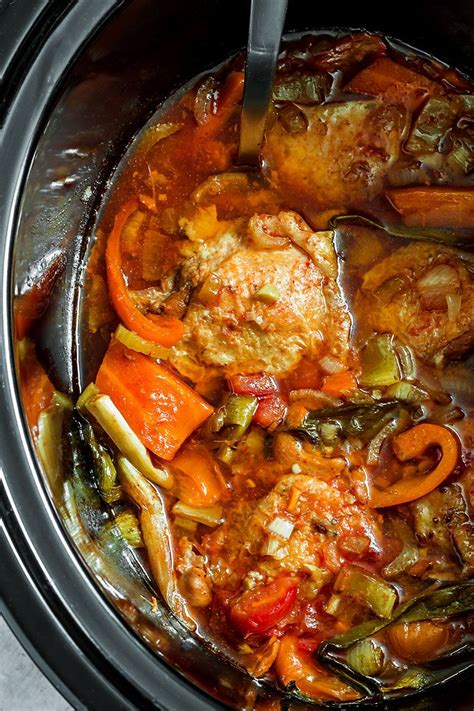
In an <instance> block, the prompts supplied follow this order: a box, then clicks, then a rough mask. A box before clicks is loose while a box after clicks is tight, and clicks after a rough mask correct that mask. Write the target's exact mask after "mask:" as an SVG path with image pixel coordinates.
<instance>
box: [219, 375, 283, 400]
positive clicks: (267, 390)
mask: <svg viewBox="0 0 474 711" xmlns="http://www.w3.org/2000/svg"><path fill="white" fill-rule="evenodd" d="M229 384H230V387H231V388H232V390H233V392H234V393H238V394H239V395H255V397H266V396H267V395H273V394H274V393H277V392H278V390H279V387H278V381H277V379H276V378H274V377H273V375H268V373H252V374H251V375H231V376H230V378H229Z"/></svg>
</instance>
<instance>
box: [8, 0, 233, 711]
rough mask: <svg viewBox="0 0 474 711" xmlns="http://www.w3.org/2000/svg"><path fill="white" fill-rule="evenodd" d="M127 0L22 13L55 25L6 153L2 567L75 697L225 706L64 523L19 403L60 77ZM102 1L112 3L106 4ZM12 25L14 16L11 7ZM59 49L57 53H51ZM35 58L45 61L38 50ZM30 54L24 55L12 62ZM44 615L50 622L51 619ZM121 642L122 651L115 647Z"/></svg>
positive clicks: (16, 92)
mask: <svg viewBox="0 0 474 711" xmlns="http://www.w3.org/2000/svg"><path fill="white" fill-rule="evenodd" d="M123 4H124V3H123V0H102V2H101V3H100V4H96V3H91V2H89V3H87V2H86V3H64V2H63V3H56V2H53V3H51V4H50V6H49V8H48V7H47V5H48V3H47V2H44V1H41V0H38V1H37V2H33V3H31V5H30V6H29V7H28V8H25V10H24V11H23V9H22V11H21V13H20V14H21V22H19V17H18V13H15V15H11V18H12V26H11V27H12V31H14V32H18V33H19V36H21V37H23V38H28V36H30V31H31V29H32V28H34V27H35V24H36V23H38V21H39V19H40V21H41V25H42V26H43V27H47V28H48V31H47V32H45V33H44V35H43V37H42V41H41V42H40V43H38V44H37V46H36V47H35V48H34V54H33V53H30V57H29V58H28V64H27V65H25V63H24V61H23V60H24V56H19V57H16V56H15V57H13V56H12V57H10V58H9V59H10V60H11V61H10V64H8V61H7V62H5V61H4V60H5V58H4V57H2V60H3V63H4V65H5V64H6V65H7V71H6V72H5V76H10V77H12V78H13V79H14V84H10V86H9V87H8V88H9V90H10V91H9V92H8V94H7V92H6V94H5V95H8V97H9V101H8V105H7V106H5V107H4V108H5V109H6V110H5V114H4V117H3V123H2V124H1V139H2V140H1V142H0V164H1V165H3V166H8V170H7V171H2V172H1V174H0V196H1V204H2V211H1V214H0V259H1V265H2V273H1V320H0V343H1V344H2V348H3V357H2V359H1V362H0V382H1V383H2V388H1V390H0V407H1V415H0V418H1V419H0V422H1V424H2V427H1V429H0V466H1V470H2V473H3V475H2V484H1V487H0V511H1V520H2V526H1V532H0V558H1V560H2V576H1V579H0V600H1V612H2V614H3V615H4V617H5V619H6V621H7V622H8V624H9V626H10V627H11V628H12V630H13V632H14V633H15V635H16V636H17V638H18V639H19V641H20V642H21V644H22V645H23V646H24V647H25V649H26V650H27V652H28V653H29V655H30V656H31V657H32V658H33V660H34V661H35V663H36V664H37V665H38V666H39V668H40V669H41V670H42V671H43V673H44V674H45V675H46V676H47V677H48V678H49V680H50V681H51V682H52V683H53V684H54V686H56V688H57V689H58V690H59V691H60V692H61V693H62V695H63V696H64V697H65V698H66V699H68V701H70V703H71V704H72V705H73V706H74V707H75V708H114V709H122V708H123V709H132V708H140V709H141V708H163V709H181V708H185V707H186V706H187V707H189V708H193V709H196V710H197V711H199V709H210V708H215V709H219V708H223V706H222V705H221V704H219V703H218V702H217V701H215V700H213V699H212V698H211V697H210V696H208V695H207V694H204V693H203V692H202V691H200V690H199V688H198V687H196V686H194V685H192V684H191V683H190V682H188V681H187V680H185V679H184V678H183V677H182V676H180V675H179V674H178V672H176V671H175V670H173V669H171V668H170V667H169V666H167V665H166V664H165V663H164V662H163V661H162V660H160V659H159V658H157V656H156V654H153V653H152V652H151V650H150V649H149V648H147V647H146V645H145V643H144V642H142V640H140V639H138V637H137V636H136V635H135V633H133V632H132V630H131V629H130V628H128V626H127V625H126V624H125V623H124V621H123V620H122V619H121V618H120V617H119V615H118V613H117V611H116V610H115V609H113V607H112V605H111V604H109V603H108V601H107V600H106V599H105V597H104V596H103V594H102V593H101V592H100V590H99V588H98V587H97V586H96V584H95V583H94V582H93V580H92V578H91V576H90V573H89V571H87V569H86V567H85V564H84V562H83V561H82V560H81V559H80V556H79V554H78V552H77V551H76V550H74V548H73V546H72V544H71V543H70V542H69V541H68V540H67V538H66V536H65V535H64V530H63V529H62V527H61V524H60V521H59V518H58V515H57V512H56V510H55V509H54V507H53V505H52V502H51V500H50V499H49V497H48V495H47V493H46V490H45V487H44V482H43V475H42V473H41V471H40V470H39V466H38V463H37V461H36V458H35V455H34V452H33V449H32V445H31V440H30V438H29V435H28V432H27V429H26V425H25V421H24V417H23V414H22V412H21V407H20V404H19V394H18V389H17V383H16V375H15V362H14V350H13V338H12V318H11V289H12V273H11V271H12V270H11V264H12V249H13V243H14V237H15V233H16V224H17V218H18V214H19V206H20V201H21V194H22V188H23V185H24V183H25V180H26V177H27V174H28V169H29V166H30V164H31V160H32V157H33V155H34V151H35V145H36V141H37V137H38V135H39V133H40V131H41V128H42V126H43V125H44V121H45V120H46V118H47V115H48V109H49V107H50V106H51V103H52V102H53V101H54V98H55V96H56V95H57V92H58V89H59V88H60V86H61V83H62V81H63V79H64V77H65V75H66V74H67V71H68V69H69V67H70V66H71V64H72V63H73V61H74V59H75V58H76V56H77V55H78V54H79V53H80V51H81V50H82V48H83V47H84V45H85V44H86V43H87V42H88V41H90V39H91V38H92V36H93V35H94V34H95V33H96V32H97V31H98V30H99V29H100V28H101V27H102V25H103V23H104V22H106V21H107V20H108V19H109V18H110V16H111V15H112V14H113V13H114V12H116V11H117V10H118V9H119V8H120V7H121V6H122V5H123ZM98 5H100V7H99V6H98ZM3 22H4V30H7V31H8V28H9V18H8V16H6V15H5V14H4V16H3ZM52 58H53V59H54V61H51V60H52ZM33 60H34V61H33ZM12 61H13V62H14V61H17V62H18V66H17V67H12V64H11V62H12ZM39 620H41V622H39ZM111 650H113V652H114V658H111V654H110V652H111Z"/></svg>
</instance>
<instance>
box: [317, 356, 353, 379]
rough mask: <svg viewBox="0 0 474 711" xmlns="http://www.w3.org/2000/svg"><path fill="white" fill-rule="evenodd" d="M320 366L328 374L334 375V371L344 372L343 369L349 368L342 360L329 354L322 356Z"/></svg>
mask: <svg viewBox="0 0 474 711" xmlns="http://www.w3.org/2000/svg"><path fill="white" fill-rule="evenodd" d="M319 367H320V368H321V370H322V371H323V372H324V373H326V374H327V375H333V374H334V373H342V371H343V370H347V367H346V366H345V365H343V364H342V363H341V361H340V360H338V359H337V358H334V356H331V355H327V356H324V358H321V360H320V361H319Z"/></svg>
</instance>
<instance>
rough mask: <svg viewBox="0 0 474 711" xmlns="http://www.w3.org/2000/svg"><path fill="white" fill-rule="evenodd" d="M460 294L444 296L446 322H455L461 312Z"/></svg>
mask: <svg viewBox="0 0 474 711" xmlns="http://www.w3.org/2000/svg"><path fill="white" fill-rule="evenodd" d="M461 301H462V296H461V294H446V303H447V305H448V321H451V322H455V321H456V320H457V318H458V316H459V314H460V312H461Z"/></svg>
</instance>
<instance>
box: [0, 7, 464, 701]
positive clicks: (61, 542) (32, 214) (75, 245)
mask: <svg viewBox="0 0 474 711" xmlns="http://www.w3.org/2000/svg"><path fill="white" fill-rule="evenodd" d="M248 11H249V2H248V0H240V2H233V3H231V2H225V1H224V0H199V2H195V1H193V0H177V1H176V2H163V1H162V0H130V1H128V2H126V1H125V0H101V1H100V2H97V1H94V0H28V2H22V3H18V2H16V1H15V0H3V2H2V3H0V75H1V77H2V85H1V86H2V89H1V93H0V166H1V170H0V249H1V324H0V343H1V349H2V354H1V359H0V372H1V390H0V417H1V429H0V442H1V446H0V465H1V471H2V486H1V490H0V494H1V513H2V520H1V523H2V527H1V538H0V546H1V548H0V560H1V577H0V584H1V596H2V613H3V614H4V615H5V617H6V619H7V622H8V623H9V625H10V626H11V627H12V629H13V630H14V632H15V634H16V635H17V637H18V638H19V639H20V641H21V643H22V644H23V645H24V646H25V648H26V649H27V651H28V652H29V654H30V655H31V656H32V657H33V659H34V660H35V661H36V663H37V664H38V665H39V666H40V668H41V669H42V670H43V672H44V673H45V674H46V675H47V676H48V677H49V679H50V680H51V681H52V682H53V684H54V685H55V686H56V687H57V688H58V689H59V690H60V691H61V692H62V693H63V694H64V696H65V697H66V698H67V699H69V701H70V702H71V703H72V704H73V705H74V706H75V707H76V708H89V709H95V708H111V709H135V708H137V709H142V708H161V709H176V710H178V709H179V710H181V709H185V708H188V709H193V710H197V711H198V710H199V709H217V708H239V709H254V708H255V709H259V708H260V709H265V708H267V709H270V708H271V709H276V708H281V709H288V708H303V707H304V704H303V705H302V704H301V703H300V702H296V701H292V700H289V699H288V698H286V699H282V700H281V702H280V701H278V699H279V695H278V692H277V691H276V690H274V689H272V688H270V687H266V686H265V684H261V683H259V682H257V681H252V680H251V679H250V678H249V677H248V676H246V675H245V674H244V673H243V672H242V671H241V670H239V669H237V668H234V667H233V666H232V665H231V664H230V663H229V662H227V661H226V660H225V659H223V658H222V657H219V656H218V655H216V654H215V653H214V652H213V650H212V649H208V648H205V647H204V646H203V645H201V644H199V643H198V642H197V641H196V640H195V639H192V638H190V637H189V635H187V634H186V633H185V632H184V631H183V630H182V629H181V628H180V626H179V624H178V623H177V622H176V621H175V620H174V619H173V618H172V617H171V616H170V615H169V614H168V613H167V611H166V610H165V609H164V608H162V607H161V604H160V603H159V601H158V603H157V607H156V609H150V608H149V606H148V607H147V606H146V605H145V604H144V603H143V600H145V597H144V596H143V595H141V592H140V591H141V588H140V585H145V586H146V581H145V582H143V581H141V582H138V581H137V580H135V579H133V575H132V576H131V574H130V571H131V570H132V569H133V561H125V562H123V561H122V563H123V565H114V564H113V562H111V561H108V560H107V559H106V558H105V557H104V556H101V555H100V553H99V552H98V551H95V550H93V549H91V547H90V545H89V543H90V542H88V541H87V540H84V536H83V535H82V534H81V532H80V531H79V530H78V529H77V528H76V529H75V528H74V525H73V524H74V521H73V520H72V518H71V516H72V514H71V510H70V508H68V502H67V501H65V500H64V492H62V491H61V490H60V487H58V486H55V482H52V481H47V480H46V478H45V476H44V474H43V472H42V471H41V468H40V466H39V462H38V461H37V458H36V455H35V451H34V449H33V446H32V442H31V440H30V436H29V433H28V429H27V427H26V421H25V417H24V413H23V409H22V404H21V399H20V396H19V387H18V386H19V383H18V376H17V371H16V367H15V348H16V343H15V338H14V334H13V329H12V303H13V298H14V295H15V294H21V293H23V292H24V291H26V290H27V289H29V288H31V287H32V286H34V285H35V284H37V283H39V282H41V281H42V280H44V279H45V278H49V277H48V275H51V274H52V275H53V276H52V277H51V278H50V279H49V282H50V283H49V286H48V289H49V299H48V306H47V308H46V309H44V310H42V311H41V313H40V314H39V318H38V319H37V321H36V326H35V332H34V337H35V340H36V342H37V343H38V345H39V348H40V350H41V353H42V356H43V359H45V360H46V361H47V362H48V363H49V365H50V367H51V369H52V370H54V372H55V376H56V384H57V386H58V387H60V388H61V389H62V390H63V391H65V392H74V391H76V392H77V389H78V387H79V386H80V383H79V379H80V377H81V373H83V371H84V364H83V363H82V361H81V347H80V337H81V329H80V316H81V313H80V301H79V300H78V297H77V288H76V287H77V285H78V284H79V285H80V284H81V283H82V282H81V280H82V279H83V277H84V256H85V255H86V254H87V249H88V244H89V241H90V236H91V232H92V227H93V225H94V223H95V220H96V215H97V211H98V209H99V206H100V202H101V196H102V195H103V193H104V191H105V190H106V188H107V185H108V180H109V178H110V176H111V174H112V173H113V171H114V168H115V166H116V165H117V164H118V162H119V160H120V158H121V157H122V156H123V154H124V152H125V151H126V149H127V146H128V145H129V144H130V141H131V140H132V138H133V136H134V135H135V134H136V133H137V131H138V130H139V129H140V128H141V127H142V126H143V125H144V124H145V122H146V121H147V119H148V118H149V117H150V116H151V115H152V114H153V113H154V111H156V109H157V107H158V106H159V105H160V104H161V103H162V102H163V101H164V100H165V99H166V98H167V97H168V96H169V95H170V94H172V93H173V91H175V90H176V89H177V88H178V87H180V86H181V85H183V84H184V83H186V82H187V81H188V80H190V79H191V78H192V77H193V76H195V75H196V74H198V73H199V72H201V71H204V70H205V69H207V68H209V67H211V66H213V65H216V64H218V63H220V62H222V61H223V60H224V59H225V58H226V57H228V56H229V55H230V54H232V53H233V52H235V51H236V50H238V49H239V48H241V47H243V46H244V45H245V41H246V32H247V22H248ZM333 27H341V28H365V29H368V30H372V31H381V32H382V33H384V34H387V35H389V36H391V37H395V38H397V39H399V40H402V41H403V42H405V43H407V44H408V45H413V46H415V47H418V48H420V49H421V50H424V51H426V52H428V53H430V54H432V55H434V56H435V57H437V58H439V59H441V60H443V61H445V62H447V63H449V64H451V65H452V66H455V67H457V68H459V69H460V70H462V71H465V72H467V73H470V72H471V73H472V70H473V68H474V67H473V65H474V5H473V4H472V3H471V2H469V1H467V2H462V1H461V0H451V2H450V3H445V2H434V1H432V2H425V1H423V2H418V3H413V2H411V3H410V2H406V1H405V0H403V2H398V3H396V4H392V5H390V6H386V7H385V6H384V5H383V4H381V3H378V4H377V5H376V6H375V7H372V6H371V4H370V3H366V2H364V3H347V4H346V3H333V4H331V3H330V4H326V5H324V4H322V3H310V2H304V1H303V0H290V2H289V10H288V16H287V22H286V31H287V32H293V31H304V30H305V29H324V28H333ZM56 483H57V482H56ZM69 503H70V502H69ZM127 565H128V568H127ZM396 706H397V708H400V709H401V708H405V709H419V710H420V711H421V709H428V708H429V709H466V710H467V709H472V708H473V707H474V679H472V678H471V679H470V678H469V677H466V675H462V676H459V677H456V678H454V679H452V680H451V681H450V682H449V684H447V685H445V686H442V687H438V688H436V689H431V690H429V691H428V692H425V693H423V694H421V695H420V696H417V697H410V698H408V699H404V700H401V701H399V702H397V704H396ZM307 708H310V706H309V705H308V706H307ZM311 708H315V706H314V705H312V706H311ZM358 708H360V706H358Z"/></svg>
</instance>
